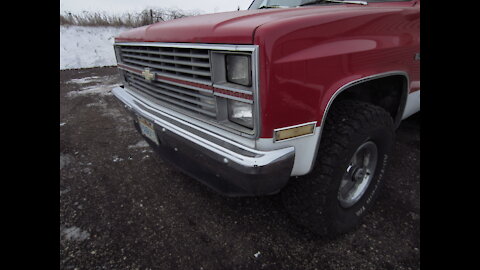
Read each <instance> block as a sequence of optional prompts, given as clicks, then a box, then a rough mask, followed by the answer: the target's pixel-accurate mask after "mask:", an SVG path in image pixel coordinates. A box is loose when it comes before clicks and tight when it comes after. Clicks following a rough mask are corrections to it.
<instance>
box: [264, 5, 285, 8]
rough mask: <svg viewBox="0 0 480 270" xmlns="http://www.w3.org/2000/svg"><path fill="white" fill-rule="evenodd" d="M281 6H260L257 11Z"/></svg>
mask: <svg viewBox="0 0 480 270" xmlns="http://www.w3.org/2000/svg"><path fill="white" fill-rule="evenodd" d="M281 7H283V6H279V5H274V6H261V7H259V8H258V9H264V8H281Z"/></svg>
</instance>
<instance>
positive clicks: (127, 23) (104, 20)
mask: <svg viewBox="0 0 480 270" xmlns="http://www.w3.org/2000/svg"><path fill="white" fill-rule="evenodd" d="M200 14H201V12H199V11H184V10H180V9H164V8H159V9H145V10H143V11H141V12H137V13H129V12H127V13H124V14H122V15H109V14H107V13H105V12H88V11H83V12H82V13H80V14H73V13H71V12H64V14H60V25H80V26H124V27H139V26H144V25H149V24H152V23H156V22H160V21H168V20H173V19H178V18H183V17H188V16H196V15H200Z"/></svg>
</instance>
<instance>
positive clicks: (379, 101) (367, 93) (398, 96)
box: [332, 75, 407, 125]
mask: <svg viewBox="0 0 480 270" xmlns="http://www.w3.org/2000/svg"><path fill="white" fill-rule="evenodd" d="M406 88H407V79H406V77H405V76H403V75H390V76H388V77H383V78H377V79H372V80H369V81H366V82H362V83H359V84H355V85H353V86H351V87H349V88H348V89H346V90H344V91H343V92H342V93H340V94H339V95H338V97H337V98H335V100H334V102H333V104H332V106H333V105H335V103H336V102H338V101H342V100H358V101H363V102H368V103H371V104H373V105H376V106H379V107H382V108H383V109H385V111H387V112H388V113H389V114H390V115H391V116H392V119H393V121H394V123H395V124H396V125H398V124H399V122H400V119H401V114H402V113H403V108H404V106H405V100H406V91H405V89H406Z"/></svg>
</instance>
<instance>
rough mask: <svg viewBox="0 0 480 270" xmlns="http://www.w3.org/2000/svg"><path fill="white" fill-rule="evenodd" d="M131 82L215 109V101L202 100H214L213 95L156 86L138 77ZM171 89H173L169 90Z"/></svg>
mask: <svg viewBox="0 0 480 270" xmlns="http://www.w3.org/2000/svg"><path fill="white" fill-rule="evenodd" d="M131 83H132V84H136V85H140V86H142V87H144V88H147V89H149V90H151V91H153V92H155V93H157V94H164V95H167V96H170V97H173V98H176V99H180V100H183V101H186V102H189V103H192V104H196V105H200V106H203V107H208V108H210V109H214V108H215V106H214V105H213V103H206V102H202V101H201V100H209V101H212V102H213V98H211V97H207V96H202V95H199V94H198V95H195V94H194V93H188V92H186V91H182V90H180V89H174V88H171V87H168V86H162V87H158V86H157V85H155V86H157V87H155V86H152V85H148V84H147V83H145V82H144V81H142V80H140V79H138V78H132V80H131ZM169 90H173V91H169ZM187 96H190V97H187ZM195 98H198V99H195Z"/></svg>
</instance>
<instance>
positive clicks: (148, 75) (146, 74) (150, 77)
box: [142, 68, 155, 82]
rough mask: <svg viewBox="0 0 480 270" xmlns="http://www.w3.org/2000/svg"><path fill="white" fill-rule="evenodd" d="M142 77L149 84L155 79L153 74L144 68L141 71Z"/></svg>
mask: <svg viewBox="0 0 480 270" xmlns="http://www.w3.org/2000/svg"><path fill="white" fill-rule="evenodd" d="M142 75H143V77H144V78H145V80H147V81H149V82H150V81H152V80H153V79H154V78H155V73H154V72H151V71H150V69H149V68H145V69H144V70H143V71H142Z"/></svg>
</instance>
